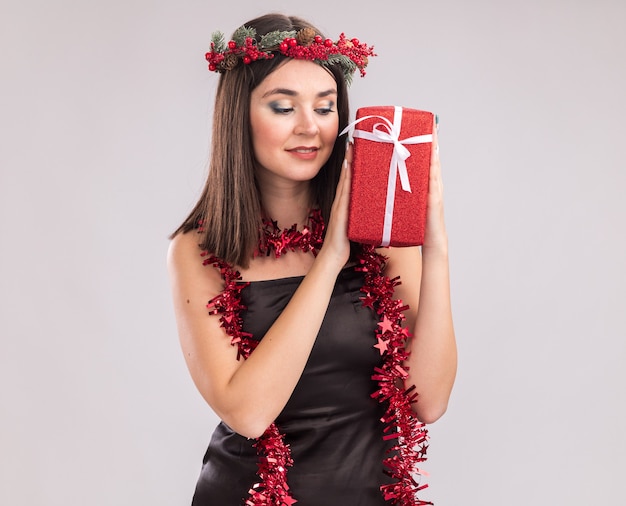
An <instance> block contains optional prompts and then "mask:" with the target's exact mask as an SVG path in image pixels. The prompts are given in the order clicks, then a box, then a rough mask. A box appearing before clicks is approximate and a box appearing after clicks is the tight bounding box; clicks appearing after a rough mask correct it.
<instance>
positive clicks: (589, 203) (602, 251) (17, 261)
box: [0, 0, 626, 506]
mask: <svg viewBox="0 0 626 506" xmlns="http://www.w3.org/2000/svg"><path fill="white" fill-rule="evenodd" d="M270 10H279V11H283V12H285V13H288V14H297V15H303V16H305V17H307V18H309V19H310V20H311V21H313V22H314V23H315V24H317V25H318V26H319V27H320V28H321V29H322V30H323V31H325V32H326V34H327V35H329V36H332V37H333V38H336V37H337V36H338V35H339V33H340V32H341V31H345V32H346V33H347V35H348V36H349V37H353V36H357V37H359V38H360V39H361V40H363V41H367V42H368V43H373V44H375V46H376V50H377V52H378V54H379V57H378V58H375V59H374V60H372V63H371V65H370V67H369V68H368V76H367V78H366V79H359V78H356V79H355V83H354V85H353V87H352V106H353V113H354V110H355V109H356V107H358V106H361V105H393V104H395V105H404V106H408V107H414V108H420V109H427V110H431V111H434V112H437V113H438V114H439V116H440V118H441V129H440V143H441V148H442V161H443V170H444V181H445V187H446V188H445V189H446V199H447V202H446V204H447V209H446V213H447V221H448V227H449V235H450V255H451V271H452V285H453V286H452V290H453V305H454V316H455V325H456V330H457V335H458V343H459V352H460V364H459V373H458V379H457V384H456V386H455V390H454V392H453V396H452V399H451V404H450V408H449V410H448V413H447V414H446V416H445V417H444V418H443V419H441V420H440V421H439V422H437V423H436V424H434V425H433V426H432V427H431V435H432V442H431V443H432V444H431V447H430V458H429V460H428V462H427V463H426V465H425V468H426V469H427V470H428V471H430V473H431V478H430V480H429V483H430V488H429V490H428V492H427V493H426V494H424V496H425V497H427V498H429V499H431V500H434V501H435V503H436V504H437V505H438V506H458V505H462V504H463V505H467V504H469V505H473V504H476V505H478V504H481V505H489V506H500V505H507V506H517V505H520V506H521V505H527V504H536V505H550V506H551V505H565V504H568V505H587V504H596V505H599V504H618V503H620V501H622V500H623V474H624V471H625V470H626V436H625V435H624V416H625V415H626V400H625V399H626V395H625V394H624V386H625V385H626V373H625V372H624V362H625V359H626V344H625V341H626V323H625V307H626V295H625V293H626V268H625V265H624V263H625V258H626V239H625V238H626V234H625V233H624V228H625V227H624V219H625V218H626V204H625V202H624V197H623V194H624V188H625V186H626V171H625V170H624V169H625V167H624V161H623V160H624V147H625V146H624V134H625V133H626V128H625V127H624V117H625V115H626V99H625V98H624V90H625V89H626V71H625V62H626V36H625V35H624V34H625V30H624V22H625V21H626V4H625V3H624V2H623V1H622V0H595V1H593V2H592V1H591V0H588V1H582V0H572V1H566V0H562V1H559V0H528V1H523V2H522V1H495V0H492V1H486V0H474V1H472V2H466V1H463V0H439V1H432V0H431V1H429V2H425V1H422V0H420V1H411V2H404V1H403V2H394V1H389V2H374V1H360V2H356V1H348V0H343V1H336V0H332V1H327V0H316V1H314V2H302V3H300V2H293V1H267V2H259V1H258V0H255V1H250V0H239V1H238V2H236V3H235V2H220V3H217V2H212V1H209V0H204V1H202V2H200V1H176V2H175V1H165V0H163V1H156V0H155V1H148V0H124V1H121V0H109V1H107V2H104V1H94V0H83V1H78V0H76V1H73V0H58V1H44V0H21V1H19V2H18V1H13V2H12V1H7V0H2V3H1V11H0V73H1V81H0V87H1V88H0V169H1V172H0V244H1V247H0V325H1V326H0V332H1V335H0V503H1V504H6V505H11V506H22V505H44V504H45V505H48V506H57V505H58V506H67V505H79V504H89V505H91V506H104V505H120V506H125V505H144V504H146V505H148V504H149V505H152V506H161V505H163V506H165V505H168V506H170V505H185V504H189V502H190V498H191V494H192V492H193V487H194V485H195V480H196V477H197V474H198V472H199V469H200V462H201V458H202V455H203V453H204V451H205V447H206V444H207V442H208V438H209V436H210V433H211V431H212V430H213V427H214V425H215V423H216V419H215V417H214V415H213V414H212V413H211V411H210V409H209V408H208V407H207V406H206V405H205V404H204V403H203V401H202V399H201V398H200V396H199V394H198V393H197V392H196V390H195V389H194V387H193V384H192V382H191V380H190V378H189V376H188V373H187V371H186V368H185V365H184V361H183V359H182V354H181V352H180V349H179V346H178V341H177V337H176V332H175V324H174V320H173V314H172V309H171V305H170V295H169V285H168V280H167V277H166V271H165V254H166V250H167V245H168V240H167V235H168V234H169V233H170V232H171V231H172V230H173V229H174V228H175V227H176V226H177V225H178V224H179V222H180V221H181V220H182V219H183V218H184V216H185V215H186V213H187V212H188V211H189V209H190V208H191V205H192V204H193V203H194V201H195V199H196V198H197V196H198V195H199V192H200V187H201V185H202V182H203V179H204V173H205V166H206V159H207V154H208V139H209V135H210V114H211V110H212V101H213V92H214V88H215V83H216V81H217V76H216V75H213V74H211V73H209V72H207V71H206V68H205V62H204V60H203V56H204V52H205V51H206V50H207V48H208V42H209V37H210V34H211V32H212V31H213V30H216V29H219V30H223V31H225V32H227V33H230V32H232V30H233V29H234V28H236V27H237V26H238V25H239V24H241V23H242V22H244V21H246V20H248V19H250V18H252V17H254V16H256V15H259V14H261V13H264V12H266V11H270ZM355 464H356V463H355ZM303 506H305V505H303Z"/></svg>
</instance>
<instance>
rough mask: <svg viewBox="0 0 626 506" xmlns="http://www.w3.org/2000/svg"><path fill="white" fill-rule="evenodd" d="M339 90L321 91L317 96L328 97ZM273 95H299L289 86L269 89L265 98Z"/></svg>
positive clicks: (264, 95)
mask: <svg viewBox="0 0 626 506" xmlns="http://www.w3.org/2000/svg"><path fill="white" fill-rule="evenodd" d="M336 94H337V90H334V89H332V88H331V89H328V90H324V91H320V92H319V93H318V94H317V95H316V96H317V97H318V98H323V97H328V96H329V95H336ZM271 95H287V96H289V97H296V96H298V92H297V91H294V90H290V89H288V88H274V89H273V90H269V91H267V92H265V93H264V94H263V98H266V97H269V96H271Z"/></svg>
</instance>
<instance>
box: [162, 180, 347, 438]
mask: <svg viewBox="0 0 626 506" xmlns="http://www.w3.org/2000/svg"><path fill="white" fill-rule="evenodd" d="M349 187H350V184H349V170H348V169H347V168H344V170H343V172H342V176H341V180H340V182H339V185H338V188H337V196H336V198H335V203H334V204H333V210H332V213H331V219H330V222H329V225H328V231H327V234H326V239H325V241H324V246H323V247H322V248H321V250H320V252H319V254H318V255H317V257H316V259H315V262H314V263H313V265H312V267H311V269H310V271H309V272H308V274H307V275H306V276H305V277H304V279H303V281H302V283H301V284H300V286H299V287H298V289H297V290H296V292H295V293H294V295H293V297H292V298H291V300H290V302H289V304H288V305H287V306H286V308H285V309H284V311H283V312H282V313H281V315H280V316H279V317H278V319H277V320H276V321H275V322H274V324H273V325H272V327H271V328H270V329H269V330H268V332H267V333H266V334H265V336H263V339H262V341H261V342H260V343H259V345H258V346H257V347H256V349H255V350H254V352H253V353H252V354H251V355H250V357H249V358H248V359H247V360H245V361H243V360H240V361H237V360H236V349H235V347H233V346H231V345H230V339H229V337H228V336H227V335H226V334H225V332H224V330H223V329H222V328H221V327H220V325H219V318H218V316H215V315H213V316H209V315H207V309H206V303H207V301H208V300H210V299H211V298H213V297H214V296H216V295H218V294H219V293H220V292H221V291H222V289H223V282H222V279H221V277H220V275H219V273H218V272H217V271H216V270H215V269H212V268H210V267H204V266H202V262H201V259H200V256H199V250H198V246H197V238H196V237H194V234H193V233H192V234H185V235H180V236H177V237H176V238H175V239H174V240H173V241H172V243H171V246H170V250H169V254H168V269H169V274H170V279H171V285H172V294H173V299H174V310H175V314H176V321H177V325H178V333H179V338H180V342H181V346H182V349H183V353H184V356H185V360H186V362H187V366H188V368H189V371H190V373H191V376H192V378H193V380H194V383H195V384H196V386H197V388H198V390H199V391H200V393H201V394H202V396H203V397H204V399H205V400H206V401H207V402H208V403H209V405H210V406H211V407H212V408H213V410H214V411H215V412H216V413H217V415H218V416H219V417H220V418H221V419H222V420H224V422H226V423H227V424H228V425H229V426H230V427H231V428H232V429H233V430H235V431H236V432H238V433H240V434H242V435H243V436H246V437H258V436H260V435H261V434H262V433H263V432H264V431H265V429H266V428H267V427H268V426H269V425H270V424H271V423H272V422H273V421H274V420H275V419H276V417H277V416H278V415H279V413H280V412H281V411H282V409H283V408H284V406H285V405H286V403H287V401H288V400H289V397H290V396H291V394H292V392H293V390H294V388H295V386H296V384H297V382H298V380H299V379H300V376H301V374H302V371H303V370H304V366H305V365H306V362H307V360H308V357H309V354H310V352H311V349H312V347H313V344H314V342H315V338H316V336H317V334H318V332H319V328H320V326H321V324H322V321H323V319H324V315H325V314H326V310H327V308H328V303H329V301H330V297H331V295H332V291H333V288H334V285H335V281H336V278H337V275H338V273H339V271H340V270H341V268H342V267H343V266H344V265H345V263H346V262H347V259H348V256H349V243H348V240H347V236H346V230H345V226H346V225H345V224H346V221H347V218H346V215H347V201H348V198H349V194H348V192H349ZM304 321H306V325H302V322H304Z"/></svg>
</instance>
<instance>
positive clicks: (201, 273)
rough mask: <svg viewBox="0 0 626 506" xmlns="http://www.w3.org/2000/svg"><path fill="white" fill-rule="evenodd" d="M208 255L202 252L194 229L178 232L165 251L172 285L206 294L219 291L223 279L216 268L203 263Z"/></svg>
mask: <svg viewBox="0 0 626 506" xmlns="http://www.w3.org/2000/svg"><path fill="white" fill-rule="evenodd" d="M206 258H208V255H204V256H203V254H202V250H201V249H200V246H199V241H198V234H197V233H196V232H194V231H191V232H186V233H180V234H178V235H176V236H175V237H174V238H173V239H172V240H171V242H170V245H169V248H168V252H167V269H168V273H169V276H170V280H171V281H172V283H173V284H174V285H179V286H181V287H187V288H188V289H190V288H192V287H193V288H194V289H195V290H200V291H203V292H207V293H206V294H207V295H211V294H215V293H219V292H220V291H221V290H222V288H223V279H222V276H221V274H220V272H219V270H218V269H214V268H212V267H210V266H207V265H205V263H204V260H205V259H206Z"/></svg>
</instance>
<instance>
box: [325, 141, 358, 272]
mask: <svg viewBox="0 0 626 506" xmlns="http://www.w3.org/2000/svg"><path fill="white" fill-rule="evenodd" d="M351 163H352V144H349V145H348V148H347V149H346V157H345V158H344V161H343V165H342V168H341V176H340V177H339V183H338V184H337V191H336V192H335V200H334V201H333V205H332V207H331V211H330V219H329V221H328V227H327V230H326V237H325V238H324V245H323V246H322V248H321V249H320V252H319V255H318V258H319V257H321V258H323V259H324V260H325V261H326V260H328V261H330V262H336V266H337V267H338V269H339V270H341V269H342V268H343V267H344V266H345V265H346V263H347V262H348V259H349V257H350V241H349V240H348V209H349V204H350V183H351V172H352V167H351Z"/></svg>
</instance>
